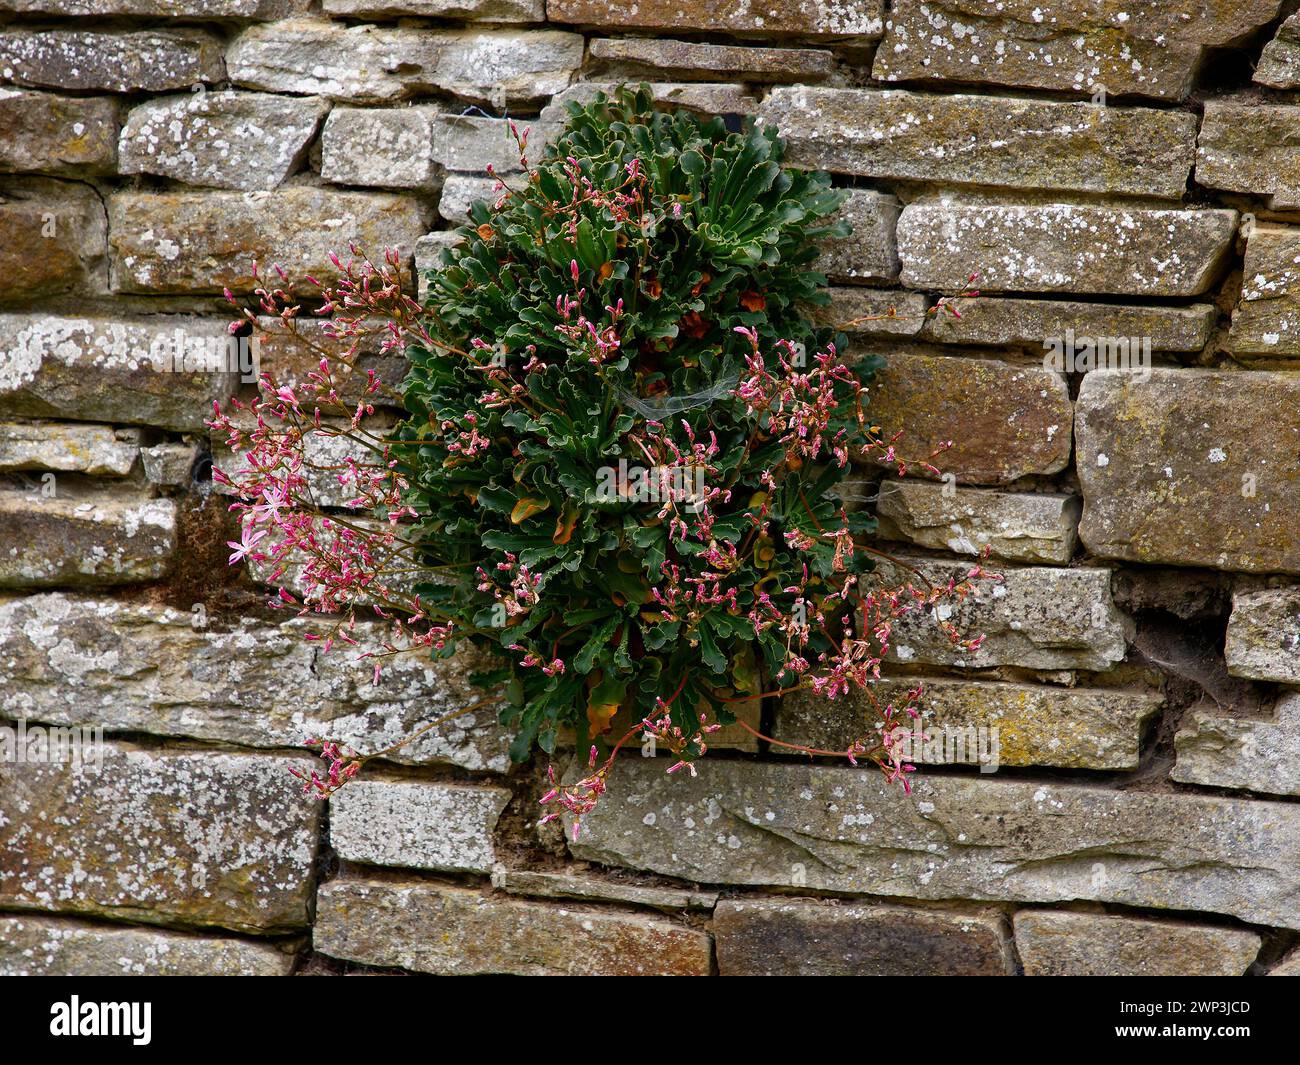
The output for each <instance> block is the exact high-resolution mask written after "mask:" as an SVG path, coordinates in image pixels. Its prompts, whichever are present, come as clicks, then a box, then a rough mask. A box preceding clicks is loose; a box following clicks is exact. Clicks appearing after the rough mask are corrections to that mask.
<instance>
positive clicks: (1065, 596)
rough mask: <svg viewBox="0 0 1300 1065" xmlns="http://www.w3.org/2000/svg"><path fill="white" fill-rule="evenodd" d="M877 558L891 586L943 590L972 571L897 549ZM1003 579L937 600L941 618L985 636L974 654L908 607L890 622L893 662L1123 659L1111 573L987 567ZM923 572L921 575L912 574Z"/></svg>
mask: <svg viewBox="0 0 1300 1065" xmlns="http://www.w3.org/2000/svg"><path fill="white" fill-rule="evenodd" d="M893 558H895V559H897V560H898V562H901V563H903V564H904V566H908V567H911V568H910V569H905V568H903V567H902V566H898V565H895V564H894V562H892V561H887V560H885V559H879V560H878V562H877V572H878V573H879V574H880V577H881V579H882V580H883V581H886V582H887V583H888V584H889V585H890V586H892V587H898V586H901V585H903V584H907V583H910V584H913V585H914V586H916V587H917V588H919V589H921V590H922V591H925V590H926V588H927V586H926V584H925V583H924V582H925V581H926V580H928V581H929V583H930V585H933V586H934V587H937V588H943V587H946V586H947V584H948V582H949V581H950V580H953V581H962V580H965V579H966V576H967V574H969V573H970V570H971V563H970V562H954V561H949V560H948V559H934V558H922V557H920V556H916V555H903V554H897V555H894V556H893ZM986 572H987V573H989V574H996V575H997V576H998V577H1000V578H1001V580H1000V581H994V580H993V579H992V578H991V577H985V578H981V579H979V580H976V581H974V582H972V583H973V591H972V594H971V595H969V596H967V598H966V599H965V601H963V602H962V603H961V604H959V605H955V604H953V603H951V602H944V603H941V604H939V609H940V610H942V611H943V616H944V617H945V618H946V619H947V620H949V621H951V622H952V624H954V625H955V626H956V627H957V629H958V631H959V632H961V633H963V634H965V636H966V637H967V638H969V639H973V638H975V637H977V636H983V637H984V642H983V643H982V644H981V645H980V646H979V648H978V649H977V650H975V651H963V650H961V649H959V648H956V647H954V646H953V645H952V642H951V641H950V640H949V639H948V637H947V635H946V634H945V633H943V632H942V631H941V630H940V629H939V627H938V626H937V625H936V624H935V620H934V618H933V617H931V615H930V614H928V613H919V612H916V611H912V612H910V613H907V614H904V615H903V616H902V617H900V618H898V619H897V620H896V621H895V622H894V627H893V640H892V644H891V647H890V651H889V654H888V656H887V657H888V658H889V659H890V660H891V661H897V662H906V663H913V664H918V665H942V666H957V667H961V668H966V669H982V668H987V667H989V666H1017V667H1019V668H1022V669H1088V670H1105V669H1109V668H1110V667H1111V666H1112V665H1114V664H1115V663H1116V662H1119V661H1121V660H1122V659H1123V658H1124V654H1125V650H1126V641H1125V621H1124V617H1123V615H1122V614H1120V612H1119V611H1118V610H1117V609H1116V607H1115V602H1114V599H1113V597H1112V594H1111V571H1110V570H1108V569H1103V568H1101V567H1096V566H1076V567H1073V568H1068V569H1067V568H1064V567H1057V566H1012V565H997V566H991V565H990V566H986ZM918 573H919V574H920V575H921V576H918V575H917V574H918Z"/></svg>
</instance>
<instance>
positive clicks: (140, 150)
mask: <svg viewBox="0 0 1300 1065" xmlns="http://www.w3.org/2000/svg"><path fill="white" fill-rule="evenodd" d="M327 109H328V105H327V104H326V103H325V101H323V100H320V99H316V98H314V97H310V96H308V97H284V96H272V95H270V94H268V93H254V92H202V93H186V94H185V95H183V96H167V97H163V98H162V99H157V100H150V101H149V102H148V103H144V104H141V105H140V106H139V107H136V108H133V109H132V111H131V113H130V114H129V115H128V116H127V120H126V125H125V126H124V127H123V129H122V140H121V170H122V173H124V174H157V175H158V176H160V177H167V178H173V179H175V180H176V181H183V182H185V183H186V184H187V185H210V186H213V187H215V188H219V189H242V190H245V191H248V190H253V189H273V188H275V187H276V186H277V185H279V184H280V183H281V182H282V181H284V179H285V178H286V177H287V176H288V175H289V174H290V172H291V171H292V170H293V168H294V165H295V164H296V163H297V161H298V159H299V157H300V156H301V154H302V153H303V151H304V150H305V149H306V147H307V142H308V141H310V140H311V139H312V137H313V136H315V134H316V130H317V128H318V127H319V126H320V122H321V119H322V118H323V117H324V116H325V112H326V110H327Z"/></svg>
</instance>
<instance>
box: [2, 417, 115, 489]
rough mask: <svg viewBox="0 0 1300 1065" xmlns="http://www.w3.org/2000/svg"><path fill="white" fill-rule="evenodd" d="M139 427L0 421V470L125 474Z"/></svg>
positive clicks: (107, 474) (98, 474) (99, 475)
mask: <svg viewBox="0 0 1300 1065" xmlns="http://www.w3.org/2000/svg"><path fill="white" fill-rule="evenodd" d="M139 436H140V431H139V430H138V429H114V428H113V427H112V426H111V425H90V424H86V425H77V424H75V423H69V422H44V421H22V422H0V473H12V472H14V471H16V470H51V471H56V472H60V473H87V474H90V475H92V476H96V477H125V476H126V475H127V474H128V473H130V472H131V470H132V469H133V468H134V467H135V461H136V458H137V457H138V456H139V455H140V440H139Z"/></svg>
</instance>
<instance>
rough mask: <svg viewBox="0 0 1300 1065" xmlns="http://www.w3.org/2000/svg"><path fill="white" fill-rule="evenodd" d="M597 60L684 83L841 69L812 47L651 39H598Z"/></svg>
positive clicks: (823, 74)
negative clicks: (749, 45)
mask: <svg viewBox="0 0 1300 1065" xmlns="http://www.w3.org/2000/svg"><path fill="white" fill-rule="evenodd" d="M588 54H589V55H590V56H591V58H592V59H594V60H598V61H600V62H602V63H609V64H611V65H614V66H617V67H618V68H619V69H624V68H626V69H627V70H630V71H632V72H635V73H640V74H647V75H649V76H652V77H653V76H655V75H659V76H662V77H669V78H679V79H681V80H682V81H712V80H715V79H726V78H735V79H737V80H740V81H747V82H792V81H797V82H817V81H824V80H826V78H828V77H830V76H831V75H832V74H833V73H834V72H835V57H834V56H833V55H831V53H830V52H823V51H818V50H816V49H812V48H742V47H737V46H733V45H723V44H697V43H695V42H693V41H665V40H656V39H653V38H649V37H615V38H611V37H598V38H596V39H595V40H593V41H592V42H591V43H590V45H589V46H588Z"/></svg>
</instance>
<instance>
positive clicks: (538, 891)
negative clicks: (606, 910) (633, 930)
mask: <svg viewBox="0 0 1300 1065" xmlns="http://www.w3.org/2000/svg"><path fill="white" fill-rule="evenodd" d="M492 886H493V887H494V888H497V889H499V890H501V891H506V892H509V893H510V894H512V895H532V896H534V897H537V898H546V899H580V900H582V901H585V902H625V903H628V904H629V905H632V906H648V907H650V908H651V909H656V910H712V909H713V907H714V906H716V905H717V902H718V895H717V892H711V891H687V890H683V889H674V888H654V887H642V886H641V885H639V884H629V883H625V882H621V881H618V880H608V879H598V878H596V877H590V876H571V875H569V874H567V873H533V872H526V871H524V870H518V869H497V870H495V871H494V872H493V873H492Z"/></svg>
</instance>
